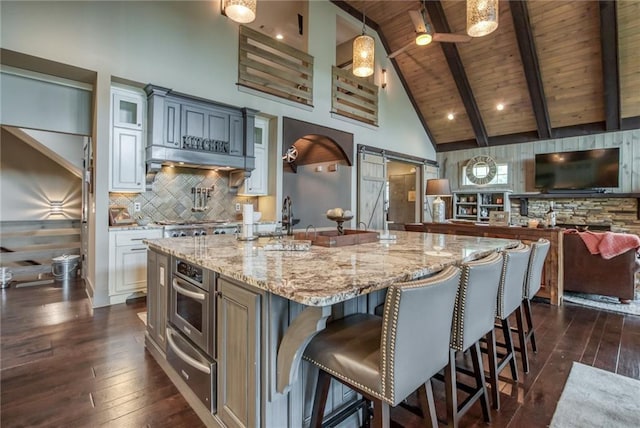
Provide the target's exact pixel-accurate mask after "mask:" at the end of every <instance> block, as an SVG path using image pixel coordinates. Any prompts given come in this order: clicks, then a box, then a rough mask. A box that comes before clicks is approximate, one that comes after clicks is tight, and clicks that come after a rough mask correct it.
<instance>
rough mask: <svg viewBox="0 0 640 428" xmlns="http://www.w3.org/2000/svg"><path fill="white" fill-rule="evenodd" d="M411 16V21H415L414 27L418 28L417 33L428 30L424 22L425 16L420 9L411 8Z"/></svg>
mask: <svg viewBox="0 0 640 428" xmlns="http://www.w3.org/2000/svg"><path fill="white" fill-rule="evenodd" d="M409 16H410V17H411V22H413V28H414V29H415V30H416V33H426V32H427V26H426V25H425V24H424V17H423V16H422V13H421V12H420V11H419V10H410V11H409Z"/></svg>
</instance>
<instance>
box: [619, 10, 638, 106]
mask: <svg viewBox="0 0 640 428" xmlns="http://www.w3.org/2000/svg"><path fill="white" fill-rule="evenodd" d="M617 15H618V56H619V64H618V67H619V71H620V116H621V117H622V118H631V117H636V116H640V2H638V1H620V2H618V3H617Z"/></svg>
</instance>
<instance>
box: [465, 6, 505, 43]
mask: <svg viewBox="0 0 640 428" xmlns="http://www.w3.org/2000/svg"><path fill="white" fill-rule="evenodd" d="M498 4H499V1H498V0H467V34H468V35H470V36H471V37H482V36H486V35H487V34H490V33H492V32H493V31H495V29H496V28H498Z"/></svg>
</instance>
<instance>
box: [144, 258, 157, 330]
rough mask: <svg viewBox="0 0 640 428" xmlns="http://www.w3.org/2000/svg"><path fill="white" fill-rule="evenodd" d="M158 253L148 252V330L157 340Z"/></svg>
mask: <svg viewBox="0 0 640 428" xmlns="http://www.w3.org/2000/svg"><path fill="white" fill-rule="evenodd" d="M158 255H159V254H158V253H156V252H155V251H149V252H147V332H148V333H149V336H151V338H152V339H153V340H154V341H156V342H157V339H158V312H159V310H160V308H158V293H159V284H158V282H159V281H158V269H157V268H158Z"/></svg>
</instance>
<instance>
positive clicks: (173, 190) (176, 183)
mask: <svg viewBox="0 0 640 428" xmlns="http://www.w3.org/2000/svg"><path fill="white" fill-rule="evenodd" d="M193 187H205V188H212V187H213V190H212V191H211V197H210V198H209V200H208V204H207V209H206V210H204V211H196V212H194V211H192V210H191V209H192V208H193V206H194V205H193V194H192V193H191V188H193ZM257 199H258V198H251V197H244V196H238V195H236V193H235V192H233V191H230V189H229V176H228V173H227V172H217V171H209V170H200V169H194V168H177V167H176V168H170V167H163V168H162V170H161V171H160V172H158V174H157V175H156V178H155V181H154V182H153V186H152V190H151V191H147V192H144V193H110V194H109V205H117V206H125V207H127V208H128V209H129V212H130V213H131V215H132V216H133V217H135V218H138V216H140V217H148V218H150V219H151V220H153V221H163V220H165V221H166V220H169V221H178V220H182V221H200V220H231V221H235V220H240V219H241V218H240V217H239V215H240V214H241V213H236V211H235V205H236V203H241V204H246V203H252V204H253V205H254V207H255V208H256V209H257ZM135 203H139V204H140V212H135V211H134V204H135Z"/></svg>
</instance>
